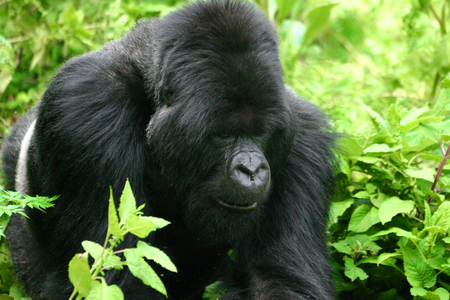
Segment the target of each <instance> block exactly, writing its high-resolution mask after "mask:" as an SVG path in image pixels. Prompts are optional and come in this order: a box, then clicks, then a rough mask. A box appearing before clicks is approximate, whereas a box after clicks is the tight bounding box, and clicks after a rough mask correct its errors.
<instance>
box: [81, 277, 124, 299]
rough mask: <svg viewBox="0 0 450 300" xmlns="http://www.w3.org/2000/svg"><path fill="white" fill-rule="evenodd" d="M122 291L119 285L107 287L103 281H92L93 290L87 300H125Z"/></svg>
mask: <svg viewBox="0 0 450 300" xmlns="http://www.w3.org/2000/svg"><path fill="white" fill-rule="evenodd" d="M123 299H124V296H123V293H122V290H121V289H120V288H119V287H118V286H117V285H107V284H106V282H104V281H103V280H102V282H99V281H96V280H94V281H92V289H91V292H90V293H89V296H88V297H87V298H86V300H123Z"/></svg>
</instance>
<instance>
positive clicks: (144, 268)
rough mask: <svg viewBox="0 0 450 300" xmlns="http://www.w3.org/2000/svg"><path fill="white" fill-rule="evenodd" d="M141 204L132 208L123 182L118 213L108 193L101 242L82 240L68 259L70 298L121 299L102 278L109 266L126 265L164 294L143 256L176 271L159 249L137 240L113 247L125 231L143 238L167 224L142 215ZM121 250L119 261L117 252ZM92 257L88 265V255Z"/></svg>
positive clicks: (117, 292) (156, 277) (132, 199)
mask: <svg viewBox="0 0 450 300" xmlns="http://www.w3.org/2000/svg"><path fill="white" fill-rule="evenodd" d="M143 208H144V205H142V206H140V207H138V208H136V200H135V198H134V196H133V192H132V190H131V186H130V183H129V182H128V180H127V182H126V184H125V188H124V190H123V193H122V196H121V197H120V205H119V209H118V213H119V216H117V210H116V207H115V204H114V199H113V196H112V191H111V196H110V198H109V210H108V231H107V234H106V239H105V243H104V245H103V246H101V245H99V244H97V243H94V242H91V241H84V242H83V243H82V246H83V248H84V250H85V251H86V252H84V253H79V254H76V255H75V256H74V257H73V258H72V260H71V261H70V263H69V279H70V282H71V283H72V285H73V286H74V291H73V293H72V296H71V297H70V299H83V298H86V299H90V300H99V299H105V300H113V299H117V300H119V299H124V297H123V293H122V291H121V290H120V288H119V287H118V286H116V285H107V284H106V282H105V279H104V278H103V276H104V274H105V272H106V271H107V270H110V269H117V270H121V269H123V267H124V266H127V267H128V268H129V269H130V271H131V273H132V274H133V275H134V276H136V277H137V278H139V279H140V280H142V282H143V283H144V284H146V285H148V286H151V287H152V288H154V289H155V290H157V291H159V292H161V293H162V294H163V295H165V296H166V297H167V292H166V289H165V287H164V284H163V283H162V281H161V279H160V278H159V277H158V275H157V274H156V273H155V271H153V269H152V267H150V265H149V264H148V262H147V261H146V260H145V259H148V260H152V261H154V262H156V263H157V264H159V265H160V266H161V267H163V268H165V269H167V270H169V271H172V272H177V269H176V267H175V265H174V264H173V263H172V262H171V261H170V259H169V257H168V256H167V255H166V254H165V253H164V252H162V251H161V250H159V249H157V248H155V247H152V246H150V245H148V244H147V243H145V242H143V241H138V243H137V245H136V248H128V249H123V250H116V247H117V246H118V245H119V244H120V242H121V241H122V240H123V238H124V236H125V235H126V234H128V233H131V234H134V235H136V236H138V237H139V238H146V237H147V236H148V235H149V234H150V233H151V232H153V231H155V230H157V229H160V228H163V227H164V226H167V225H168V224H169V222H167V221H165V220H163V219H160V218H155V217H145V216H142V212H141V210H142V209H143ZM121 253H123V255H124V257H125V260H124V261H123V260H122V259H121V258H120V257H119V256H118V255H119V254H121ZM89 255H90V256H91V257H92V258H93V259H94V262H93V264H92V266H89V262H88V256H89Z"/></svg>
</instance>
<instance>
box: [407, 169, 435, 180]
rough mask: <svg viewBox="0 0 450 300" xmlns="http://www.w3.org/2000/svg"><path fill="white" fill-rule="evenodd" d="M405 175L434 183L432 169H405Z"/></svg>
mask: <svg viewBox="0 0 450 300" xmlns="http://www.w3.org/2000/svg"><path fill="white" fill-rule="evenodd" d="M405 173H406V174H408V175H409V176H411V177H413V178H420V179H425V180H427V181H430V182H434V176H435V170H434V169H411V168H410V169H406V170H405Z"/></svg>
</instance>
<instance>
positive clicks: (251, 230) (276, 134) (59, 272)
mask: <svg viewBox="0 0 450 300" xmlns="http://www.w3.org/2000/svg"><path fill="white" fill-rule="evenodd" d="M333 145H334V135H333V134H332V133H330V132H329V128H328V125H327V122H326V118H325V117H324V115H322V114H321V113H320V112H319V111H318V110H317V109H316V108H315V107H314V106H313V105H311V104H309V103H308V102H305V101H303V100H301V99H300V98H299V97H298V96H297V95H296V94H295V93H294V92H293V91H292V90H290V89H289V88H287V87H286V86H285V84H284V82H283V78H282V72H281V66H280V62H279V58H278V43H277V35H276V31H275V29H274V28H273V26H272V25H271V24H270V23H269V22H268V21H267V20H266V18H265V17H264V15H263V14H262V13H261V12H260V11H259V10H257V9H256V8H254V7H253V5H251V4H249V3H241V2H237V1H226V0H224V1H222V0H214V1H211V2H204V1H199V2H195V3H191V4H189V5H187V6H185V7H184V8H183V9H181V10H178V11H175V12H172V13H170V14H169V15H167V16H166V17H165V18H164V19H153V20H147V21H141V22H139V23H138V24H137V25H136V26H135V28H134V29H133V30H132V31H131V32H129V33H128V34H126V35H125V36H124V37H122V38H121V39H119V40H117V41H113V42H110V43H108V44H106V45H105V46H104V47H103V48H102V49H100V50H98V51H95V52H91V53H87V54H85V55H82V56H79V57H75V58H73V59H71V60H69V61H68V62H67V63H66V64H65V65H64V66H63V67H62V68H61V69H60V70H59V71H58V73H57V74H56V75H55V77H54V79H53V81H52V82H51V83H50V85H49V86H48V88H47V90H46V91H45V93H44V95H43V97H42V99H41V101H40V102H39V104H38V105H37V107H36V108H35V109H34V110H33V111H31V112H30V113H29V114H27V115H26V116H24V117H23V118H22V119H21V120H19V122H18V123H17V124H16V126H15V128H14V129H13V130H12V133H11V135H10V136H9V137H8V138H7V139H6V140H5V144H4V147H3V150H2V159H3V166H4V172H5V174H6V176H7V178H8V179H7V180H8V181H7V187H8V188H9V189H16V190H19V191H21V192H23V193H27V194H29V195H37V194H39V195H43V196H54V195H60V197H59V199H58V200H57V201H56V203H55V207H54V208H51V209H48V210H47V211H46V213H42V212H40V211H36V210H28V211H27V213H28V215H29V217H30V219H25V218H23V217H21V216H14V217H13V218H12V220H11V223H10V225H9V227H8V232H7V239H8V241H9V244H10V247H11V250H12V260H13V262H14V266H15V271H16V274H17V277H18V279H19V280H20V282H21V283H22V284H23V286H24V288H25V290H26V292H27V293H28V294H29V295H30V296H31V297H32V298H33V299H67V298H68V297H69V295H70V293H71V291H72V286H71V284H70V282H69V280H68V274H67V266H68V262H69V260H70V259H71V258H72V257H73V255H74V254H75V253H78V252H82V248H81V242H82V241H83V240H91V241H95V242H101V241H103V239H104V237H105V234H106V228H107V222H108V220H107V212H108V194H109V193H108V191H109V187H110V186H112V188H113V191H114V198H115V199H118V198H119V196H120V193H121V191H122V189H123V187H124V184H125V181H126V179H127V178H129V180H130V183H131V186H132V189H133V192H134V194H135V197H136V201H137V202H138V203H137V204H138V205H141V204H146V205H145V208H144V214H145V215H152V216H157V217H161V218H164V219H166V220H168V221H170V222H171V225H169V226H167V227H166V228H164V229H162V230H158V231H156V232H154V233H152V234H151V235H150V237H149V238H148V239H147V240H146V241H147V242H149V243H151V244H152V245H154V246H156V247H158V248H160V249H162V250H163V251H165V252H166V253H167V254H168V255H169V256H170V257H171V259H172V260H173V261H174V263H175V265H176V266H177V268H178V271H179V272H178V273H177V274H175V273H170V272H167V273H165V271H164V270H162V269H160V268H158V266H157V265H155V266H154V268H155V269H156V270H157V272H158V274H162V275H163V276H162V280H163V282H164V284H165V286H166V288H167V290H168V294H169V298H170V299H201V295H202V293H203V291H204V288H205V286H206V285H208V284H210V283H212V282H214V281H216V280H221V281H222V282H223V286H224V287H226V293H225V294H224V295H223V296H222V297H221V299H255V300H256V299H258V300H260V299H262V300H264V299H265V300H269V299H270V300H272V299H320V300H326V299H333V298H334V291H333V290H334V288H333V283H332V280H331V271H330V266H329V263H328V251H327V247H326V236H325V229H326V223H327V218H328V208H329V198H330V193H331V191H332V189H333V186H334V175H333V174H334V170H333V163H332V160H333V153H332V150H331V149H332V147H333ZM136 239H137V238H136V237H127V238H125V240H124V241H123V242H122V244H121V246H123V247H124V248H125V247H126V248H129V247H134V246H135V244H136V242H137V240H136ZM229 249H233V250H234V251H235V252H234V253H236V258H235V259H233V260H231V259H229V257H228V255H227V251H228V250H229ZM106 279H107V281H108V282H109V283H115V284H118V285H119V286H120V287H121V288H122V290H123V291H124V294H125V298H126V299H152V300H153V299H164V298H165V297H164V296H163V295H162V294H159V293H158V292H156V291H155V290H152V289H151V288H150V287H147V286H145V285H143V284H142V283H141V282H139V281H138V280H137V279H135V278H134V277H133V276H132V275H131V273H130V272H129V271H128V270H122V271H117V270H112V271H108V272H107V273H106Z"/></svg>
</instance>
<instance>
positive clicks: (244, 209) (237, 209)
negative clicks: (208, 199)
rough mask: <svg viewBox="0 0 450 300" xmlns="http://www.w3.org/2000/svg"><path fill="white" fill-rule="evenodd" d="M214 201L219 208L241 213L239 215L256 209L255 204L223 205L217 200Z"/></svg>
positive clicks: (256, 205)
mask: <svg viewBox="0 0 450 300" xmlns="http://www.w3.org/2000/svg"><path fill="white" fill-rule="evenodd" d="M214 201H215V202H216V203H217V204H219V206H221V207H223V208H226V209H227V210H231V211H235V212H241V213H249V212H252V211H254V210H255V209H256V208H257V207H258V203H257V202H252V203H246V204H238V203H233V204H231V203H225V202H223V201H220V200H218V199H214Z"/></svg>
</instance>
